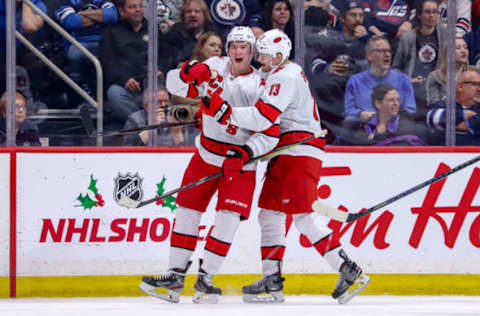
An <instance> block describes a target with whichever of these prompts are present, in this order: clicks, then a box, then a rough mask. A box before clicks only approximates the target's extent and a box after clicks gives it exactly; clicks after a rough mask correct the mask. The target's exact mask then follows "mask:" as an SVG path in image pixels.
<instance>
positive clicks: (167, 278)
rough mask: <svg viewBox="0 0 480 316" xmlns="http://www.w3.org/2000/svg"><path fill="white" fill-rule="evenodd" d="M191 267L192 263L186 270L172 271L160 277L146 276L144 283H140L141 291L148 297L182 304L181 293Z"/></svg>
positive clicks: (143, 279)
mask: <svg viewBox="0 0 480 316" xmlns="http://www.w3.org/2000/svg"><path fill="white" fill-rule="evenodd" d="M189 266H190V263H189V264H188V265H187V268H185V270H181V269H172V270H169V271H168V272H167V273H165V274H163V275H160V276H144V277H143V278H142V283H140V289H141V290H142V291H143V292H145V293H147V294H148V295H151V296H155V297H157V298H159V299H162V300H165V301H167V302H170V303H178V302H180V292H181V291H182V290H183V285H184V283H185V274H186V272H187V270H188V267H189ZM165 290H166V293H165Z"/></svg>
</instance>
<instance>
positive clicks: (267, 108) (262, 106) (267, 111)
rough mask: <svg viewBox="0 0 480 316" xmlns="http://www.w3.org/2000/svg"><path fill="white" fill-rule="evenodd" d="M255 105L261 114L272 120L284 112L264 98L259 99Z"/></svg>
mask: <svg viewBox="0 0 480 316" xmlns="http://www.w3.org/2000/svg"><path fill="white" fill-rule="evenodd" d="M255 107H256V108H257V109H258V111H259V112H260V114H262V115H263V116H264V117H266V118H267V120H269V121H270V122H272V123H273V122H275V120H276V119H277V117H278V116H279V115H280V114H282V112H281V111H280V110H279V109H277V108H276V107H274V106H273V105H271V104H268V103H264V102H263V101H262V99H260V100H258V101H257V103H256V104H255Z"/></svg>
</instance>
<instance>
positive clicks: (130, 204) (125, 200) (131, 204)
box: [118, 130, 327, 208]
mask: <svg viewBox="0 0 480 316" xmlns="http://www.w3.org/2000/svg"><path fill="white" fill-rule="evenodd" d="M326 134H327V130H322V131H320V132H318V133H315V134H314V135H313V136H310V137H307V138H304V139H302V140H299V141H296V142H294V143H291V144H288V145H284V146H281V147H278V148H276V149H274V150H272V151H271V152H268V153H266V154H263V155H260V156H257V157H254V158H252V159H250V160H248V161H246V162H245V165H249V164H252V163H254V162H257V161H265V160H267V159H270V158H272V157H273V156H275V155H277V154H278V153H280V152H282V151H285V150H287V149H290V148H292V147H295V146H297V145H300V144H303V143H306V142H308V141H311V140H313V139H315V138H318V137H325V135H326ZM222 175H223V171H219V172H217V173H214V174H212V175H210V176H207V177H204V178H201V179H199V180H197V181H194V182H192V183H189V184H186V185H184V186H182V187H178V188H176V189H173V190H171V191H168V192H166V193H164V194H162V195H160V196H156V197H154V198H151V199H148V200H145V201H142V202H138V201H135V200H132V199H131V198H129V197H128V196H126V195H124V196H123V197H122V198H121V199H120V200H119V201H118V204H120V205H122V206H125V207H127V208H139V207H142V206H145V205H148V204H150V203H153V202H155V201H158V200H161V199H164V198H166V197H167V196H170V195H173V194H175V193H178V192H181V191H185V190H187V189H190V188H192V187H194V186H197V185H199V184H202V183H205V182H207V181H210V180H213V179H216V178H218V177H221V176H222Z"/></svg>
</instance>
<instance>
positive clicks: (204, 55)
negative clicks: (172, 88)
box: [171, 31, 223, 110]
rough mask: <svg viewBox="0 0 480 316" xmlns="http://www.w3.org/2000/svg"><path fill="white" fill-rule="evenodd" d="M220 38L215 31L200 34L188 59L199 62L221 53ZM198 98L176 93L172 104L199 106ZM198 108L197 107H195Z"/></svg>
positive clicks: (181, 64)
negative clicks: (180, 95) (181, 95)
mask: <svg viewBox="0 0 480 316" xmlns="http://www.w3.org/2000/svg"><path fill="white" fill-rule="evenodd" d="M222 48H223V44H222V38H221V37H220V34H218V33H216V32H213V31H211V32H207V33H203V34H202V35H200V37H199V38H198V41H197V44H196V45H195V47H194V49H193V54H192V57H191V58H190V59H194V60H198V61H200V62H202V61H205V60H207V59H209V58H210V57H213V56H221V55H222ZM182 66H183V63H180V64H179V65H178V67H177V68H181V67H182ZM200 100H201V99H200V98H184V97H179V96H176V95H172V97H171V103H172V104H188V105H192V106H200ZM195 110H198V108H195Z"/></svg>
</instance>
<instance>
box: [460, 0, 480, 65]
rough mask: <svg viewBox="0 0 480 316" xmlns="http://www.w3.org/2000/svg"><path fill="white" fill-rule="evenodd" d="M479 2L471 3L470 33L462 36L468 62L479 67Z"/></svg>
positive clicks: (479, 0) (476, 0) (478, 0)
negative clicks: (465, 44) (466, 46)
mask: <svg viewBox="0 0 480 316" xmlns="http://www.w3.org/2000/svg"><path fill="white" fill-rule="evenodd" d="M479 26H480V0H475V1H473V3H472V31H471V32H468V33H467V34H465V36H463V38H464V39H465V42H467V45H468V56H469V57H468V62H469V64H470V65H474V66H477V67H479V66H480V27H479Z"/></svg>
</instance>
